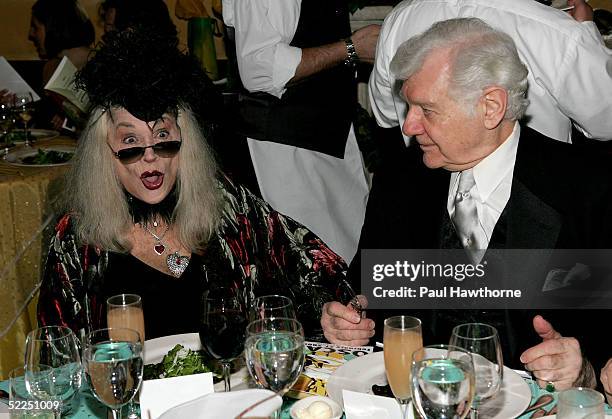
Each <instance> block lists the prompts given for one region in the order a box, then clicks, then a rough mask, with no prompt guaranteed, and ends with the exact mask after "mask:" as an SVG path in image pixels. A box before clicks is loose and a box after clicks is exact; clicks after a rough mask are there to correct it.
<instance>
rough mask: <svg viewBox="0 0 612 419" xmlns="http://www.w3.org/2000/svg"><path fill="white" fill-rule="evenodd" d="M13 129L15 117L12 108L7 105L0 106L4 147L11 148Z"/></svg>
mask: <svg viewBox="0 0 612 419" xmlns="http://www.w3.org/2000/svg"><path fill="white" fill-rule="evenodd" d="M12 127H13V115H12V114H11V111H10V108H9V107H8V106H7V105H5V104H3V103H2V104H0V135H2V142H3V144H2V146H3V147H7V148H8V147H11V146H13V143H12V142H11V141H10V136H9V133H10V132H11V129H12Z"/></svg>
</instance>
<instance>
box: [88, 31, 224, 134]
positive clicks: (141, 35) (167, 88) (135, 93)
mask: <svg viewBox="0 0 612 419" xmlns="http://www.w3.org/2000/svg"><path fill="white" fill-rule="evenodd" d="M76 84H77V86H78V87H80V88H82V89H84V90H85V91H86V92H87V94H88V96H89V100H90V102H91V104H92V105H93V106H99V107H103V108H109V107H114V106H118V107H122V108H124V109H126V110H127V111H129V112H130V113H131V114H132V115H134V116H135V117H137V118H138V119H141V120H143V121H147V122H148V121H154V120H157V119H158V118H160V117H161V116H162V115H163V114H164V113H171V114H176V112H177V111H178V108H179V106H182V107H189V108H191V110H192V111H193V112H194V113H195V115H196V116H197V117H198V119H199V121H200V123H201V124H202V127H203V128H204V129H205V133H206V131H207V130H208V129H210V128H211V126H212V125H214V124H216V123H217V121H218V120H219V113H220V109H221V108H222V106H221V95H220V93H219V92H218V91H217V89H216V88H215V86H214V85H213V84H212V82H211V81H210V79H209V78H208V76H206V73H205V72H204V71H203V70H202V67H201V66H200V64H198V62H196V61H195V60H194V59H192V58H191V57H190V56H188V55H186V54H184V53H182V52H181V51H180V50H179V49H178V39H177V38H176V37H173V36H168V34H167V33H166V32H164V31H156V30H155V29H154V28H151V27H148V26H147V27H144V26H139V27H134V28H129V29H126V30H123V31H113V32H109V33H107V34H105V35H104V37H103V38H102V41H101V43H100V44H99V45H98V47H97V51H96V52H95V55H94V56H93V58H91V59H90V60H89V62H88V63H87V64H86V65H85V67H84V68H83V69H82V70H81V71H80V72H79V73H78V74H77V78H76Z"/></svg>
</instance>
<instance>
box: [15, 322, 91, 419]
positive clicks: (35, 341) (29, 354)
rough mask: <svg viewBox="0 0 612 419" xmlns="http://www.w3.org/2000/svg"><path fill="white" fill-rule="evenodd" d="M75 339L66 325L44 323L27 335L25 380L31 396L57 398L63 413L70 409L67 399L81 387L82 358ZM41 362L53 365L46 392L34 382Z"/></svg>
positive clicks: (41, 398)
mask: <svg viewBox="0 0 612 419" xmlns="http://www.w3.org/2000/svg"><path fill="white" fill-rule="evenodd" d="M79 352H80V351H79V344H78V342H77V338H76V336H75V335H74V333H73V332H72V330H70V329H69V328H67V327H63V326H45V327H41V328H38V329H34V330H32V331H31V332H30V333H28V336H27V337H26V354H25V379H26V384H27V385H28V389H31V390H32V396H33V397H34V398H37V399H39V400H56V401H59V402H60V403H59V405H60V406H61V409H62V413H66V412H68V411H69V410H70V401H71V400H72V399H74V398H75V396H77V394H78V392H79V389H80V388H81V373H82V366H81V357H80V354H79ZM41 365H47V366H49V367H51V368H52V370H53V371H52V379H53V383H52V385H50V386H48V388H47V389H46V390H45V391H37V389H39V388H42V387H41V386H40V383H37V382H35V380H36V379H37V377H40V374H38V373H37V372H39V371H40V370H41Z"/></svg>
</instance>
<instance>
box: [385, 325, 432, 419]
mask: <svg viewBox="0 0 612 419" xmlns="http://www.w3.org/2000/svg"><path fill="white" fill-rule="evenodd" d="M383 341H384V346H385V347H384V358H385V371H386V373H387V381H388V382H389V386H390V387H391V391H392V392H393V395H394V396H395V398H396V400H397V401H398V403H399V404H400V408H401V410H402V415H403V417H404V418H406V411H407V409H408V403H409V402H410V399H411V389H410V384H411V368H412V354H413V353H414V352H415V351H416V350H418V349H420V348H422V347H423V335H422V331H421V320H419V319H417V318H416V317H410V316H394V317H389V318H388V319H386V320H385V328H384V334H383Z"/></svg>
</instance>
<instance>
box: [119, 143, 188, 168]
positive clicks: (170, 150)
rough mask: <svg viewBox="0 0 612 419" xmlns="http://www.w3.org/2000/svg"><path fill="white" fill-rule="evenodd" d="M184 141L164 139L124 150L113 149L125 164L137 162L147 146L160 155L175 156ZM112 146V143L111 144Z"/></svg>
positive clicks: (165, 156)
mask: <svg viewBox="0 0 612 419" xmlns="http://www.w3.org/2000/svg"><path fill="white" fill-rule="evenodd" d="M181 144H182V141H162V142H161V143H157V144H153V145H149V146H146V147H130V148H124V149H123V150H119V151H115V150H113V149H112V147H111V150H112V151H113V154H114V155H115V157H116V158H118V159H119V161H120V162H121V163H123V164H130V163H135V162H137V161H138V160H140V159H141V158H142V156H144V153H145V150H146V149H147V148H152V149H153V152H154V153H155V154H157V155H158V156H159V157H164V158H168V157H174V156H175V155H176V153H178V152H179V150H180V149H181ZM109 147H110V145H109Z"/></svg>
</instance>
